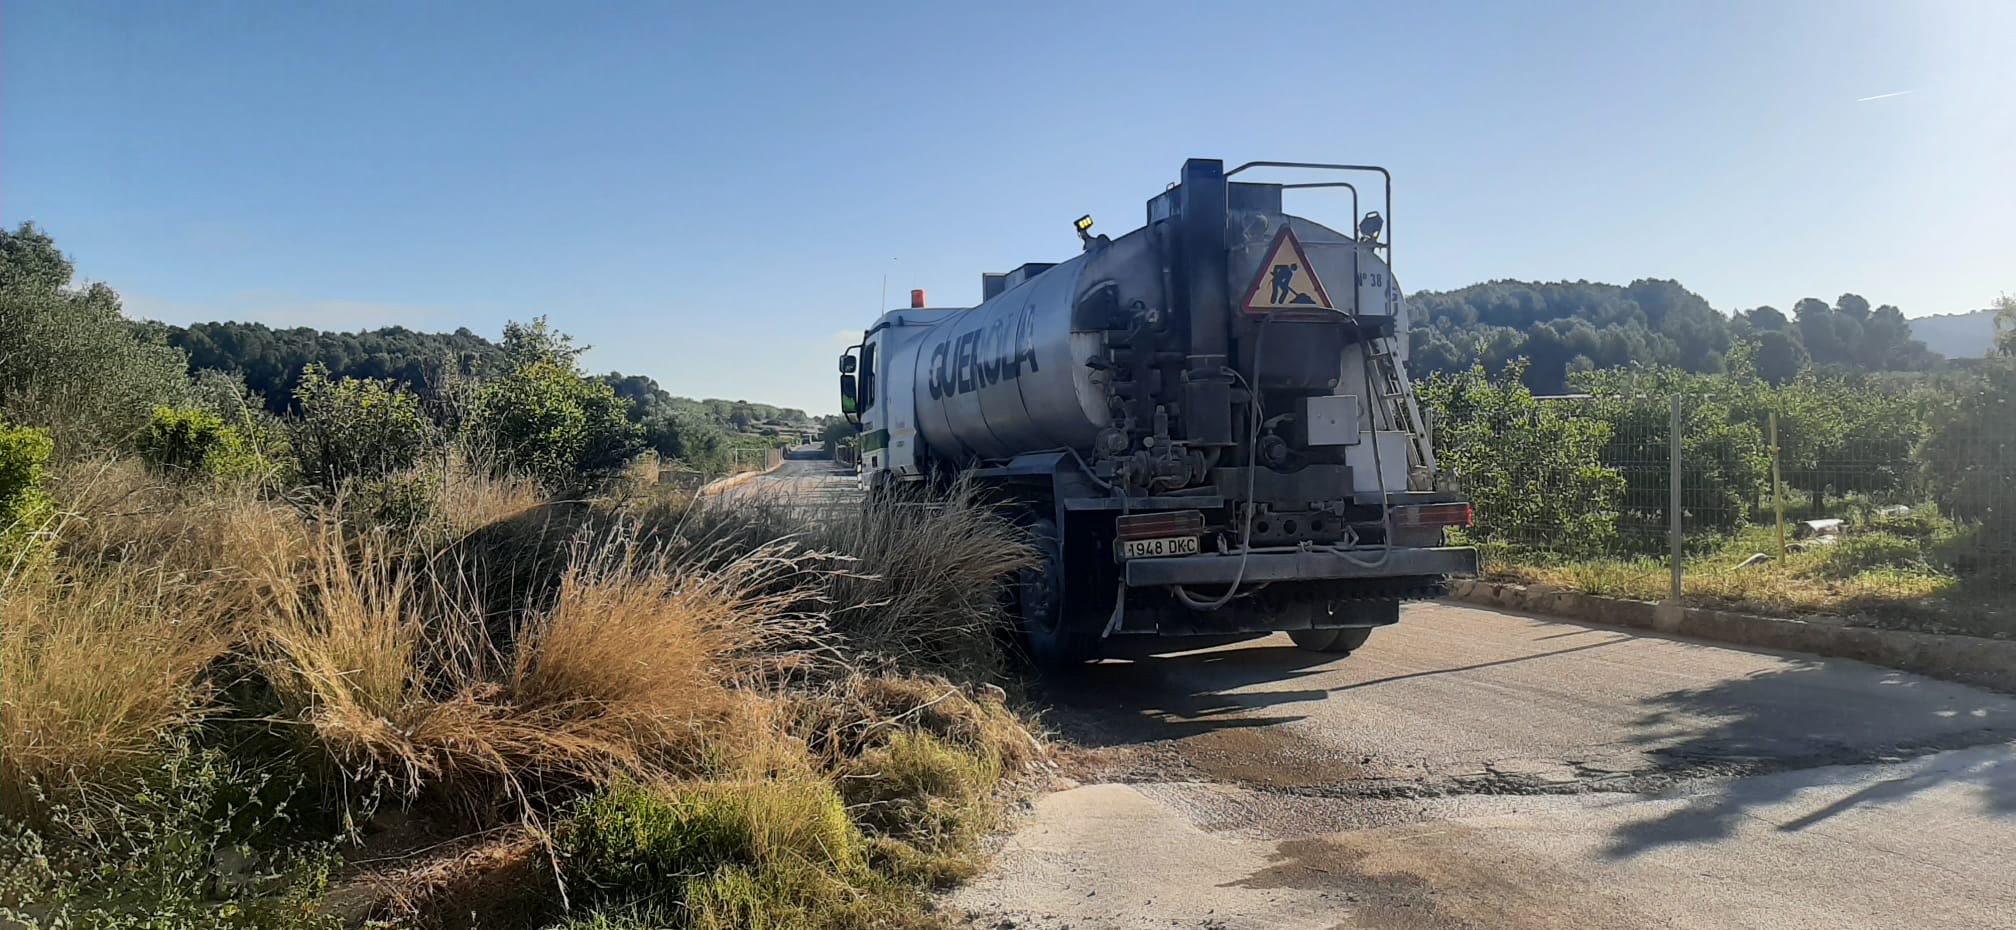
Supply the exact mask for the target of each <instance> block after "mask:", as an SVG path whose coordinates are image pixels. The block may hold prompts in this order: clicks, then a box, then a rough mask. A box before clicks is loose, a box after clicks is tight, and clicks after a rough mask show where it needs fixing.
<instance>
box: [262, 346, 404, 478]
mask: <svg viewBox="0 0 2016 930" xmlns="http://www.w3.org/2000/svg"><path fill="white" fill-rule="evenodd" d="M294 399H295V402H296V403H298V404H299V405H300V407H301V416H300V418H299V419H296V420H294V421H293V422H292V423H290V424H289V427H290V428H289V433H290V435H289V437H288V438H289V444H290V446H291V447H292V449H293V453H294V458H295V461H296V462H297V464H298V465H299V467H300V470H301V479H302V480H303V481H306V482H308V483H310V484H313V485H316V486H319V487H321V488H323V489H325V490H327V491H331V492H333V491H335V490H336V489H338V488H341V487H342V486H343V485H344V484H345V483H347V482H349V481H352V480H355V479H372V478H382V477H384V476H386V475H389V474H392V473H393V472H399V471H405V470H406V469H409V468H412V467H413V465H414V463H416V462H418V461H419V460H420V455H421V453H422V452H425V451H426V449H427V447H428V444H429V441H430V440H431V439H432V437H433V432H434V429H433V424H432V423H430V422H428V420H427V418H426V417H425V416H423V415H422V414H421V413H420V401H419V400H418V399H417V398H415V397H414V396H413V395H412V394H410V393H408V392H406V391H404V390H401V389H400V388H399V386H398V385H396V384H393V383H392V382H390V381H377V380H372V379H369V378H343V379H341V380H335V381H332V380H330V379H329V377H328V373H327V372H326V371H325V370H324V369H323V368H322V366H320V365H310V366H308V368H307V369H306V370H305V371H303V372H302V373H301V386H300V387H298V388H296V389H295V390H294Z"/></svg>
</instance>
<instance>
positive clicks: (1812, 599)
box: [1484, 510, 2016, 636]
mask: <svg viewBox="0 0 2016 930" xmlns="http://www.w3.org/2000/svg"><path fill="white" fill-rule="evenodd" d="M1848 530H1849V531H1848V532H1847V533H1846V534H1844V535H1842V536H1839V537H1835V538H1832V539H1827V540H1822V541H1818V542H1812V541H1794V542H1793V543H1792V545H1791V546H1790V547H1789V551H1788V552H1787V554H1786V558H1785V560H1784V561H1783V562H1779V561H1777V560H1775V559H1773V560H1770V561H1766V562H1762V563H1757V564H1745V563H1746V561H1749V560H1751V559H1752V558H1753V557H1754V556H1755V555H1757V554H1759V553H1764V554H1770V553H1775V552H1776V550H1777V539H1776V533H1775V531H1774V530H1772V529H1771V528H1768V527H1752V528H1750V529H1748V530H1745V531H1744V532H1743V533H1741V534H1739V535H1737V536H1735V537H1732V538H1729V539H1726V540H1723V541H1722V543H1721V544H1720V545H1718V546H1715V547H1712V548H1708V549H1706V550H1705V551H1703V552H1701V553H1698V554H1690V555H1689V556H1688V559H1687V561H1686V563H1685V570H1686V574H1685V579H1684V590H1685V592H1686V596H1687V599H1688V600H1689V601H1690V602H1694V603H1699V604H1705V605H1709V606H1724V607H1731V608H1735V609H1739V610H1751V611H1757V612H1761V613H1772V614H1792V615H1834V616H1840V617H1844V618H1848V619H1850V620H1853V621H1855V622H1863V623H1869V624H1873V625H1880V626H1889V627H1897V628H1904V629H1920V630H1927V631H1932V632H1957V633H1971V634H1975V635H1988V636H2007V635H2011V634H2016V615H2012V614H2011V613H2010V608H2009V605H2008V603H2007V597H2006V589H2004V590H2002V591H1999V592H1998V591H1997V590H1995V583H1994V579H1993V578H1991V577H1980V576H1975V575H1973V574H1971V573H1969V572H1967V571H1964V570H1963V569H1964V568H1965V567H1966V564H1967V562H1968V560H1970V559H1974V558H1977V556H1976V555H1975V553H1974V543H1973V541H1972V540H1971V539H1970V538H1969V536H1968V535H1967V534H1966V533H1964V532H1962V531H1961V530H1960V529H1959V528H1956V527H1955V526H1954V525H1953V524H1952V523H1950V522H1947V521H1945V520H1943V519H1940V518H1939V517H1938V516H1937V515H1936V514H1934V513H1930V512H1927V511H1923V510H1921V511H1917V512H1913V513H1910V514H1903V515H1898V516H1890V517H1875V518H1872V519H1870V520H1868V521H1867V522H1863V523H1853V524H1850V525H1849V527H1848ZM1484 555H1485V570H1486V573H1487V574H1488V575H1494V576H1496V577H1501V578H1507V579H1512V580H1518V581H1524V582H1529V583H1541V584H1553V585H1559V586H1562V587H1567V588H1573V589H1575V590H1580V591H1587V592H1589V593H1591V594H1601V595H1607V596H1612V597H1626V598H1632V599H1636V600H1661V599H1664V598H1666V597H1667V596H1668V595H1669V593H1670V590H1671V584H1672V569H1671V567H1670V566H1669V565H1668V563H1666V562H1665V561H1664V560H1661V559H1655V558H1644V557H1641V558H1602V559H1573V560H1556V559H1549V558H1547V557H1545V556H1533V555H1529V554H1526V553H1522V552H1520V551H1518V550H1515V549H1510V548H1506V547H1492V548H1487V549H1486V550H1485V553H1484Z"/></svg>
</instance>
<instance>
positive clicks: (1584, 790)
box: [952, 604, 2016, 930]
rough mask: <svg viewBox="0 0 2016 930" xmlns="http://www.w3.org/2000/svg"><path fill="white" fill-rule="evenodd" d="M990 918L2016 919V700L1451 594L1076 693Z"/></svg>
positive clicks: (1636, 923) (977, 919)
mask: <svg viewBox="0 0 2016 930" xmlns="http://www.w3.org/2000/svg"><path fill="white" fill-rule="evenodd" d="M1047 697H1048V699H1049V700H1050V701H1051V702H1052V703H1053V706H1054V707H1055V710H1054V712H1053V719H1052V721H1051V722H1052V725H1053V726H1055V727H1056V729H1057V731H1058V734H1059V737H1060V742H1061V743H1064V744H1065V745H1067V746H1068V747H1071V748H1067V749H1066V750H1065V751H1064V753H1063V756H1064V763H1063V765H1064V770H1065V773H1066V775H1067V776H1069V780H1067V782H1066V783H1067V784H1072V783H1075V784H1076V785H1077V786H1076V787H1070V788H1068V789H1067V790H1062V791H1058V792H1054V793H1050V794H1047V795H1045V796H1043V797H1042V798H1040V799H1038V800H1037V801H1036V803H1035V805H1034V808H1033V810H1032V811H1030V812H1029V813H1028V814H1027V816H1025V817H1024V818H1023V819H1022V820H1021V822H1020V823H1019V825H1018V826H1017V827H1016V829H1015V830H1014V832H1013V833H1012V834H1011V835H1010V836H1009V837H1008V838H1007V839H1006V840H1005V842H1004V845H1003V847H1002V849H1001V852H1000V856H999V857H998V859H997V862H996V865H995V867H994V868H993V869H992V871H990V872H989V873H988V874H986V875H985V876H983V877H982V878H980V879H979V880H977V881H975V882H973V883H972V884H970V885H968V886H967V887H966V888H964V889H961V890H960V891H959V892H957V893H956V894H955V895H954V896H953V898H952V903H953V904H954V905H955V906H958V907H960V908H962V909H964V910H966V911H967V912H968V913H970V914H972V915H973V918H974V925H975V926H979V927H996V926H1000V927H1005V926H1009V925H1011V924H1012V925H1013V926H1016V927H1021V928H1038V930H1041V928H1064V927H1072V928H1079V930H1091V928H1107V927H1112V928H1149V927H1154V928H1179V927H1180V928H1191V927H1194V928H1205V927H1212V928H1227V930H1230V928H1248V927H1250V928H1262V927H1269V928H1272V927H1282V928H1359V927H1364V928H1421V930H1428V928H1491V930H1506V928H1548V930H1558V928H1578V927H1590V928H1635V927H1685V928H1725V927H1726V928H1734V927H1744V928H1749V927H1826V928H1830V930H1832V928H1849V927H1872V928H1874V927H1882V928H1886V930H1888V928H1896V927H1899V926H1906V927H1911V928H1914V930H1916V928H1930V927H1954V928H1970V930H1971V928H1992V927H2016V871H2012V870H2011V868H2010V863H2011V861H2012V851H2016V745H2012V740H2016V699H2011V698H2009V697H2006V696H2002V695H1997V694H1993V693H1988V692H1983V691H1979V690H1975V689H1971V688H1966V687H1962V686H1959V685H1953V684H1948V683H1945V682H1939V681H1933V680H1930V679H1925V678H1920V677H1917V676H1913V675H1909V674H1904V673H1901V672H1894V671H1890V670H1887V669H1880V668H1876V667H1873V666H1868V665H1863V664H1860V663H1856V662H1849V661H1843V660H1828V659H1816V658H1811V657H1802V656H1796V655H1789V654H1782V653H1769V652H1761V651H1755V650H1745V649H1734V648H1726V647H1719V646H1713V645H1707V644H1702V643H1695V642H1689V641H1686V640H1681V639H1675V638H1669V637H1660V636H1651V635H1644V634H1639V633H1635V632H1624V631H1621V630H1614V629H1608V628H1602V627H1594V626H1586V625H1580V624H1574V623H1563V622H1555V621H1550V620H1544V619H1539V618H1534V617H1529V616H1523V615H1518V614H1511V613H1505V612H1501V611H1493V610H1484V609H1475V608H1468V607H1459V606H1454V605H1447V604H1422V605H1416V606H1412V607H1409V608H1408V609H1407V610H1406V612H1405V616H1404V619H1403V620H1402V622H1401V624H1400V625H1399V626H1397V627H1391V628H1388V629H1385V630H1381V631H1379V632H1378V633H1375V634H1374V635H1373V637H1372V639H1371V641H1370V642H1369V643H1368V644H1367V645H1366V646H1365V647H1364V648H1363V649H1361V650H1360V651H1359V652H1358V653H1357V654H1356V655H1353V656H1350V657H1348V658H1345V659H1331V658H1326V657H1323V656H1319V655H1314V654H1310V653H1304V652H1301V651H1299V650H1296V649H1295V648H1294V647H1293V646H1291V645H1289V644H1288V643H1287V641H1286V638H1285V637H1275V638H1271V639H1267V640H1263V641H1259V642H1255V643H1248V644H1242V645H1238V646H1230V647H1224V648H1220V649H1211V650H1204V651H1198V652H1191V653H1182V654H1175V655H1169V656H1164V657H1157V658H1150V659H1145V660H1142V661H1138V662H1106V663H1100V664H1095V665H1093V666H1090V667H1088V668H1087V669H1086V670H1085V672H1084V673H1083V674H1082V675H1079V676H1074V677H1073V679H1072V680H1071V681H1070V682H1069V683H1068V684H1067V685H1064V686H1061V687H1054V688H1052V689H1050V691H1049V692H1048V694H1047Z"/></svg>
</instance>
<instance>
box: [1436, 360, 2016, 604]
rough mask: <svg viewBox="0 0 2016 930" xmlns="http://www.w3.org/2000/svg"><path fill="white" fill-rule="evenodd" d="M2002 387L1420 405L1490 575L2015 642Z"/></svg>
mask: <svg viewBox="0 0 2016 930" xmlns="http://www.w3.org/2000/svg"><path fill="white" fill-rule="evenodd" d="M2012 380H2016V379H2012ZM1993 387H1994V385H1992V384H1990V385H1988V386H1987V387H1980V386H1975V387H1974V388H1973V389H1974V390H1975V391H1976V392H1977V394H1978V395H1979V396H1977V395H1974V394H1969V393H1967V390H1966V389H1954V390H1947V391H1944V392H1933V391H1929V390H1925V389H1919V390H1916V391H1914V392H1904V391H1893V392H1887V393H1886V392H1866V393H1861V394H1858V393H1855V392H1854V391H1849V390H1844V389H1842V388H1841V387H1840V385H1832V386H1828V389H1827V392H1823V391H1820V390H1818V389H1817V388H1816V389H1812V390H1805V389H1804V388H1802V389H1799V390H1795V389H1793V388H1786V389H1782V390H1780V389H1770V390H1759V391H1755V392H1751V393H1745V392H1742V391H1727V390H1724V391H1719V392H1699V393H1687V392H1679V391H1675V392H1638V393H1623V392H1614V393H1591V394H1577V395H1568V396H1556V397H1535V396H1533V395H1530V394H1527V393H1525V391H1524V389H1523V388H1519V387H1518V386H1517V384H1516V381H1512V382H1510V383H1505V382H1497V383H1494V382H1490V381H1486V380H1485V379H1482V378H1473V379H1471V380H1470V381H1469V382H1468V383H1462V382H1461V379H1452V380H1447V381H1443V382H1441V383H1439V384H1431V385H1429V386H1427V387H1425V388H1424V393H1426V394H1427V395H1428V396H1429V400H1430V406H1431V408H1433V409H1434V410H1435V414H1434V417H1433V419H1434V428H1435V432H1436V438H1437V449H1438V453H1439V454H1440V455H1441V457H1442V464H1443V466H1444V467H1445V468H1446V469H1448V470H1449V471H1451V472H1452V473H1453V474H1454V475H1455V476H1456V478H1457V481H1458V482H1459V484H1460V486H1461V487H1462V489H1463V491H1464V492H1465V494H1466V496H1468V497H1469V498H1470V499H1471V501H1472V503H1473V506H1474V507H1475V511H1476V525H1475V526H1474V527H1473V528H1472V529H1471V530H1470V533H1469V535H1470V541H1472V542H1475V543H1477V544H1479V545H1481V546H1483V547H1484V549H1485V553H1486V562H1487V566H1493V567H1495V568H1496V569H1498V570H1501V571H1502V570H1507V569H1516V570H1519V571H1517V572H1515V573H1523V574H1527V575H1529V576H1531V577H1535V578H1541V579H1545V580H1550V581H1561V582H1564V583H1569V584H1573V585H1575V586H1578V587H1583V588H1597V589H1606V590H1607V593H1618V594H1626V595H1631V596H1638V597H1648V598H1666V597H1673V596H1675V595H1676V594H1678V595H1681V596H1702V597H1709V598H1720V599H1724V600H1732V601H1741V602H1746V603H1752V604H1765V605H1770V606H1774V607H1781V608H1787V609H1793V610H1815V611H1845V610H1853V611H1872V610H1873V611H1875V612H1878V613H1884V612H1888V613H1900V612H1901V613H1912V612H1917V613H1921V614H1926V613H1929V614H1938V615H1941V616H1948V617H1951V616H1956V615H1964V617H1963V619H1965V618H1974V619H1975V620H1980V619H1981V618H1984V617H1985V618H1987V620H1988V621H1992V624H1991V625H1993V626H1995V627H1996V628H1997V629H2006V630H2008V631H2009V632H2016V618H2011V617H2010V615H2009V612H2008V608H2007V607H2005V606H2002V604H2003V602H2004V601H2007V600H2009V597H2008V595H2009V594H2011V593H2016V592H2012V586H2011V582H2012V579H2016V406H2012V405H2010V404H2007V403H2005V402H2004V401H2001V400H1998V399H1997V398H1996V397H1995V396H1993V394H1992V391H1991V389H1992V388H1993ZM1801 390H1805V393H1801ZM1828 392H1832V393H1828ZM1676 562H1677V564H1678V565H1679V566H1680V568H1681V571H1680V572H1678V573H1675V572H1674V571H1673V567H1674V565H1675V564H1676ZM1676 585H1677V586H1678V590H1677V591H1676ZM1955 604H1961V605H1962V607H1963V609H1960V610H1959V611H1958V614H1956V613H1955V610H1954V606H1955ZM1962 625H1965V624H1964V623H1963V624H1962Z"/></svg>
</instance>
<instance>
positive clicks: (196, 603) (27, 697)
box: [0, 568, 230, 821]
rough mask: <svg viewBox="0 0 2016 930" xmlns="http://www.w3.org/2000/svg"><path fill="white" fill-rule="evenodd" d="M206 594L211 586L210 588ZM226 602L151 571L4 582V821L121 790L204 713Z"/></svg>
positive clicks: (0, 715)
mask: <svg viewBox="0 0 2016 930" xmlns="http://www.w3.org/2000/svg"><path fill="white" fill-rule="evenodd" d="M209 591H210V593H212V594H214V592H215V589H214V588H213V589H209ZM229 606H230V605H229V604H228V602H227V601H225V600H224V599H221V598H218V597H214V596H208V595H206V591H205V590H190V589H189V586H188V585H187V584H186V583H185V582H184V581H182V580H181V579H178V578H173V577H170V576H167V575H164V574H162V573H159V572H156V571H152V570H151V569H147V568H129V569H120V570H114V571H111V572H108V573H106V574H103V575H100V576H98V577H95V578H93V579H90V580H86V581H65V580H62V579H59V578H56V577H52V576H51V575H50V574H47V573H31V574H28V575H21V576H15V577H13V578H9V579H7V580H6V582H5V584H4V585H0V815H5V816H6V817H8V818H16V819H25V820H30V821H32V820H35V819H37V818H38V816H39V815H40V814H41V813H42V812H43V800H44V799H48V800H55V801H59V802H63V801H76V800H86V801H88V800H90V797H89V796H88V795H90V794H93V793H96V794H107V793H117V792H118V791H120V790H121V789H122V788H125V787H129V786H130V785H131V784H133V783H134V782H135V780H136V779H137V778H139V777H140V776H141V775H143V774H144V773H145V772H147V771H149V770H150V769H151V768H153V766H154V765H155V764H156V763H157V762H158V761H159V760H160V758H161V752H162V750H163V736H164V734H166V733H169V732H170V731H173V730H178V729H181V728H184V727H186V726H188V725H190V724H192V723H194V722H196V721H197V720H199V719H201V718H202V717H203V716H204V715H205V713H206V704H205V701H204V698H205V694H206V691H207V689H206V687H205V684H204V672H205V671H206V670H207V669H208V668H209V667H210V666H211V664H212V663H213V662H214V661H216V660H217V659H218V658H219V657H220V656H222V655H223V654H224V653H225V651H226V649H227V647H228V645H229V642H230V636H229V633H228V628H229V622H228V621H229Z"/></svg>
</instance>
